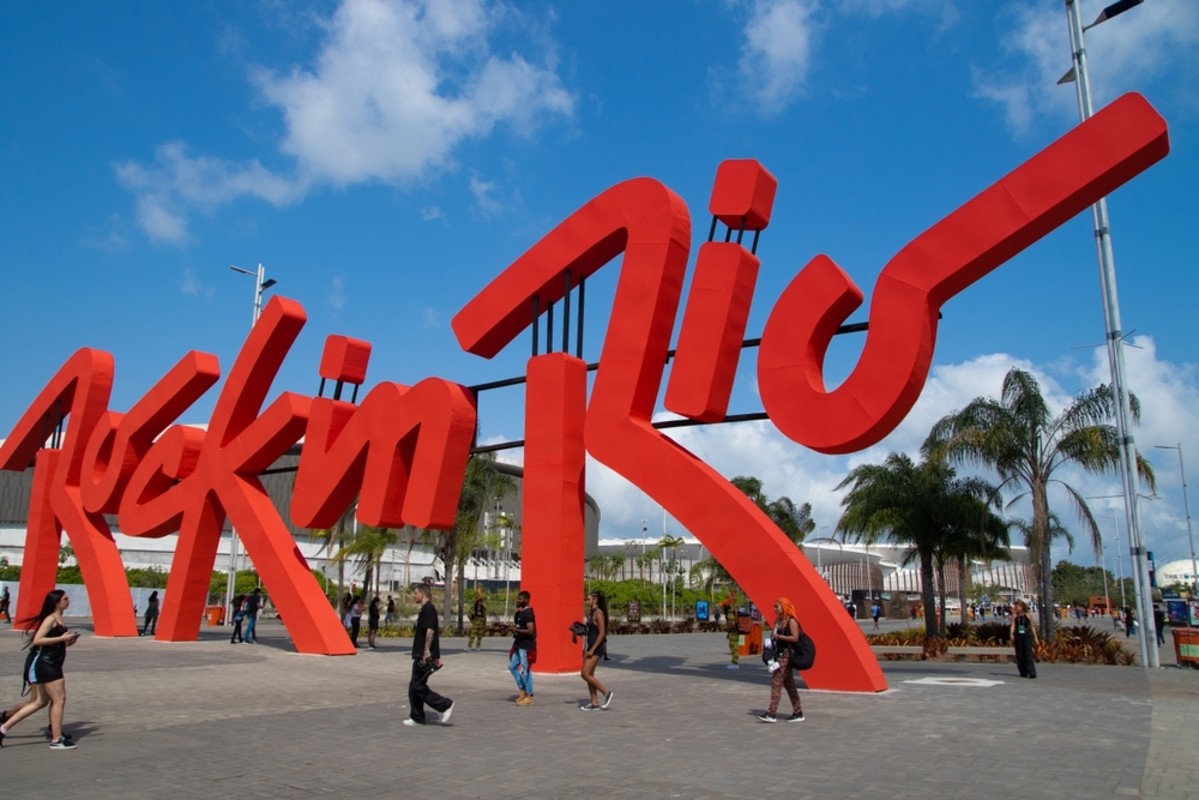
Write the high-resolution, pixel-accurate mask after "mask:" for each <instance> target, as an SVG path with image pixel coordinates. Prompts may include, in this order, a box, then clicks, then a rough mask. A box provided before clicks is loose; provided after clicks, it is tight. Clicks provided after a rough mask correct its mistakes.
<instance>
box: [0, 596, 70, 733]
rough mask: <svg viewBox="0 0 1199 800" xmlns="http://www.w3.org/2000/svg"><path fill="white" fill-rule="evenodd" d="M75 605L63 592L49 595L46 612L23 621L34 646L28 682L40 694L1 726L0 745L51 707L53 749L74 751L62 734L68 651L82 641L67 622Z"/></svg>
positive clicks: (21, 621)
mask: <svg viewBox="0 0 1199 800" xmlns="http://www.w3.org/2000/svg"><path fill="white" fill-rule="evenodd" d="M70 605H71V600H70V598H68V597H67V593H66V592H64V591H63V590H62V589H55V590H54V591H52V592H50V593H48V594H47V595H46V599H45V600H44V601H43V602H42V610H41V611H40V612H38V613H37V614H35V615H34V616H32V617H27V618H25V619H23V620H20V623H22V624H25V625H28V630H30V631H33V633H32V634H31V637H30V638H31V640H30V646H31V648H32V649H33V651H34V656H33V658H32V659H31V660H29V661H27V663H28V664H29V667H28V672H27V673H26V676H25V677H26V680H28V681H29V683H31V684H36V685H37V686H38V687H39V690H40V691H39V693H38V695H37V696H35V697H34V698H33V699H32V700H30V701H29V702H28V703H26V704H25V705H24V706H22V707H21V709H20V710H19V711H17V712H16V713H15V714H13V715H12V716H11V717H9V718H8V719H6V720H5V722H4V725H0V744H3V742H4V737H5V736H7V735H8V732H9V731H10V730H11V729H12V727H13V726H14V725H16V724H17V723H18V722H20V721H21V720H23V719H25V718H26V717H28V716H29V715H30V714H34V713H36V712H37V710H38V709H40V708H42V707H43V706H45V705H46V704H47V703H49V704H50V749H51V750H74V749H75V743H74V742H72V741H71V739H70V737H68V736H64V735H63V732H62V717H63V710H64V709H65V708H66V705H67V681H66V677H65V676H64V675H63V669H62V668H63V662H65V661H66V659H67V648H68V647H70V646H71V645H73V644H75V642H77V641H79V631H72V630H69V629H68V628H67V626H66V624H65V623H64V622H63V619H62V615H63V612H65V611H66V610H67V608H68V607H69V606H70Z"/></svg>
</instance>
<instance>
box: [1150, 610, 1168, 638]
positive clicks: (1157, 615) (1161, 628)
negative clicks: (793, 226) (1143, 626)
mask: <svg viewBox="0 0 1199 800" xmlns="http://www.w3.org/2000/svg"><path fill="white" fill-rule="evenodd" d="M1153 629H1154V630H1155V631H1157V646H1158V647H1162V646H1163V645H1165V643H1166V613H1165V612H1164V611H1162V607H1161V604H1160V603H1156V604H1154V606H1153Z"/></svg>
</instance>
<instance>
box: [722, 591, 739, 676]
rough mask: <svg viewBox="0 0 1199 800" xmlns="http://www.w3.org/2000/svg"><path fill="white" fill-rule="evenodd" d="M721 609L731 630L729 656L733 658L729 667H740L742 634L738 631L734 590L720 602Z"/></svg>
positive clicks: (729, 630)
mask: <svg viewBox="0 0 1199 800" xmlns="http://www.w3.org/2000/svg"><path fill="white" fill-rule="evenodd" d="M720 607H721V611H723V612H724V622H725V625H727V626H728V632H729V657H730V658H731V659H732V660H731V661H730V662H729V669H740V668H741V666H740V664H741V652H740V650H739V647H740V645H741V634H740V633H738V632H737V605H736V602H735V599H734V598H733V594H732V592H730V593H729V596H728V597H726V598H725V599H724V602H722V603H721V604H720Z"/></svg>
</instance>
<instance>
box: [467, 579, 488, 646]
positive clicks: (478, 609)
mask: <svg viewBox="0 0 1199 800" xmlns="http://www.w3.org/2000/svg"><path fill="white" fill-rule="evenodd" d="M486 632H487V605H486V604H485V603H484V602H483V590H482V589H475V602H474V605H472V606H471V607H470V633H469V634H467V637H466V649H467V651H468V652H469V651H470V650H482V649H483V635H484V634H485V633H486Z"/></svg>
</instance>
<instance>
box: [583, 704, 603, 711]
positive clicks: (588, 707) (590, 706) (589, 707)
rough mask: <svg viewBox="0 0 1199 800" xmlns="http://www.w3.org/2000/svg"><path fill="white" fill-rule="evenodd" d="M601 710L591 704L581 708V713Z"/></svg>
mask: <svg viewBox="0 0 1199 800" xmlns="http://www.w3.org/2000/svg"><path fill="white" fill-rule="evenodd" d="M599 710H600V707H599V706H593V705H591V703H586V704H584V705H581V706H579V711H599Z"/></svg>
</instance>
